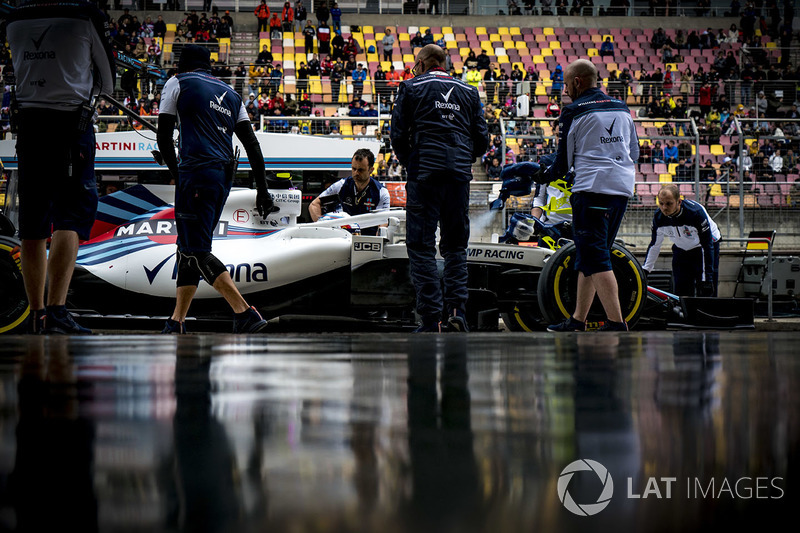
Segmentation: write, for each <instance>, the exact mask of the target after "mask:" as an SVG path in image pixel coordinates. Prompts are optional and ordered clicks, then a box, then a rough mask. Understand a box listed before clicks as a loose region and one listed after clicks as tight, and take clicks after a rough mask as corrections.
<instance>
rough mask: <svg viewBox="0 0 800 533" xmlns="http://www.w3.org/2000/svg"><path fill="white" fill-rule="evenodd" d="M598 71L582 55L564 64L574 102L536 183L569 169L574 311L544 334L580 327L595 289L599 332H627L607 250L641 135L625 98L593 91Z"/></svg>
mask: <svg viewBox="0 0 800 533" xmlns="http://www.w3.org/2000/svg"><path fill="white" fill-rule="evenodd" d="M597 79H598V76H597V68H595V66H594V65H593V64H592V63H591V62H590V61H588V60H586V59H578V60H577V61H573V62H572V63H570V64H569V66H567V69H566V71H565V73H564V88H565V90H566V91H567V95H568V96H569V97H570V99H571V100H572V103H570V104H569V105H567V106H566V107H564V109H563V111H562V112H561V116H560V117H559V131H560V139H559V143H558V151H557V152H556V159H555V162H554V163H553V164H552V165H550V166H548V167H546V168H544V167H542V169H543V172H542V175H543V176H542V178H543V179H540V178H534V181H536V182H537V183H541V182H546V183H549V182H552V181H554V180H556V179H558V178H561V177H562V176H564V175H565V174H566V173H567V172H568V171H569V170H570V169H572V170H573V171H574V173H575V179H574V183H573V185H572V196H571V197H570V203H571V204H572V221H573V225H572V229H573V233H574V236H575V269H576V270H578V272H579V274H578V293H577V298H576V299H577V303H576V305H575V311H574V312H573V314H572V316H570V317H568V318H567V319H565V320H564V322H562V323H560V324H553V325H551V326H549V327H548V328H547V329H548V331H557V332H561V331H585V329H586V317H587V316H588V314H589V309H590V307H591V305H592V302H593V301H594V297H595V294H596V295H597V297H598V298H599V299H600V303H601V304H602V305H603V310H604V311H605V312H606V317H607V320H606V322H605V324H604V325H603V326H602V327H601V328H600V330H601V331H627V330H628V325H627V324H626V323H625V321H624V319H623V316H622V309H621V305H620V302H619V290H618V285H617V279H616V277H615V276H614V271H613V269H612V268H611V247H612V246H613V244H614V239H615V238H616V235H617V231H618V230H619V226H620V224H621V222H622V217H623V216H624V214H625V211H626V209H627V207H628V199H629V198H630V197H631V196H633V184H634V180H635V175H636V165H635V161H636V160H637V159H638V158H639V139H638V137H637V135H636V127H635V126H634V123H633V119H632V118H631V112H630V110H629V109H628V106H627V105H625V103H624V102H621V101H619V100H615V99H614V98H611V97H609V96H607V95H606V94H604V93H603V92H602V91H601V90H600V89H598V88H597Z"/></svg>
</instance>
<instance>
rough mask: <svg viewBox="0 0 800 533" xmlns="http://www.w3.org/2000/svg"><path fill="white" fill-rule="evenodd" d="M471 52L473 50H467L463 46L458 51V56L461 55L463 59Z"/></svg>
mask: <svg viewBox="0 0 800 533" xmlns="http://www.w3.org/2000/svg"><path fill="white" fill-rule="evenodd" d="M471 51H472V50H471V49H469V48H467V47H466V46H463V47H461V48H459V49H458V55H460V56H461V57H467V56H468V55H469V53H470V52H471Z"/></svg>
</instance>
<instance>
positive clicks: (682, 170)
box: [675, 159, 694, 181]
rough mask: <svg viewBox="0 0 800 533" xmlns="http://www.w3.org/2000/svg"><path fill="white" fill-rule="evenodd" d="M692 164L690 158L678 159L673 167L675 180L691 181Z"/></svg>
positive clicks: (692, 173)
mask: <svg viewBox="0 0 800 533" xmlns="http://www.w3.org/2000/svg"><path fill="white" fill-rule="evenodd" d="M693 176H694V164H693V163H692V160H691V159H679V160H678V166H677V167H675V181H693V180H694V177H693Z"/></svg>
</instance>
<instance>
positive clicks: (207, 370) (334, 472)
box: [0, 332, 800, 532]
mask: <svg viewBox="0 0 800 533" xmlns="http://www.w3.org/2000/svg"><path fill="white" fill-rule="evenodd" d="M0 340H2V348H0V531H2V530H12V531H13V530H19V531H55V530H60V529H63V527H64V525H65V524H70V525H72V526H73V529H75V530H76V531H82V532H83V531H94V530H100V531H237V532H240V531H267V530H269V531H287V530H291V531H337V532H338V531H387V532H393V531H415V532H416V531H436V532H443V531H454V532H455V531H458V532H462V531H564V530H566V531H606V530H608V531H611V530H613V531H640V530H641V531H691V530H698V529H701V528H708V527H715V528H716V527H721V526H727V527H742V526H751V527H759V528H761V527H770V526H771V525H772V524H777V523H779V521H780V520H781V519H782V518H785V517H786V516H792V515H791V514H790V513H789V511H791V510H793V509H792V507H793V506H796V505H797V504H798V503H800V496H799V495H798V494H799V493H798V490H799V487H798V466H797V463H798V459H800V454H798V451H799V450H798V444H800V415H799V413H800V401H798V400H800V359H798V356H797V354H796V345H797V343H798V341H799V340H800V335H799V334H792V333H758V332H742V333H739V332H735V333H723V334H720V333H715V332H708V333H689V332H676V333H671V332H647V333H630V334H624V335H613V334H575V335H544V334H542V335H538V334H536V335H534V334H530V335H516V334H508V333H505V334H500V335H497V334H485V335H483V334H470V335H468V336H464V335H443V336H437V335H417V336H411V335H400V334H398V335H341V336H335V335H311V336H291V335H279V336H253V337H236V336H230V335H190V336H185V337H180V338H179V337H164V336H95V337H86V338H58V337H55V338H44V337H3V338H1V339H0ZM582 460H590V461H582ZM574 461H578V463H577V466H574V465H573V467H571V468H572V470H570V468H569V467H568V465H570V464H572V463H573V462H574ZM594 465H600V467H595V466H594ZM593 468H594V469H593ZM605 471H607V474H608V476H607V477H606V476H605V474H604V472H605ZM559 481H560V482H559ZM562 500H563V503H562ZM593 513H596V514H593ZM579 514H583V515H591V516H579Z"/></svg>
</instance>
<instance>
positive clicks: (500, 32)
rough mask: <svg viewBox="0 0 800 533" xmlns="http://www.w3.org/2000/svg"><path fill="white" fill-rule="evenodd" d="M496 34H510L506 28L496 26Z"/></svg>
mask: <svg viewBox="0 0 800 533" xmlns="http://www.w3.org/2000/svg"><path fill="white" fill-rule="evenodd" d="M497 33H498V35H510V32H509V31H508V28H497Z"/></svg>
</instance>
